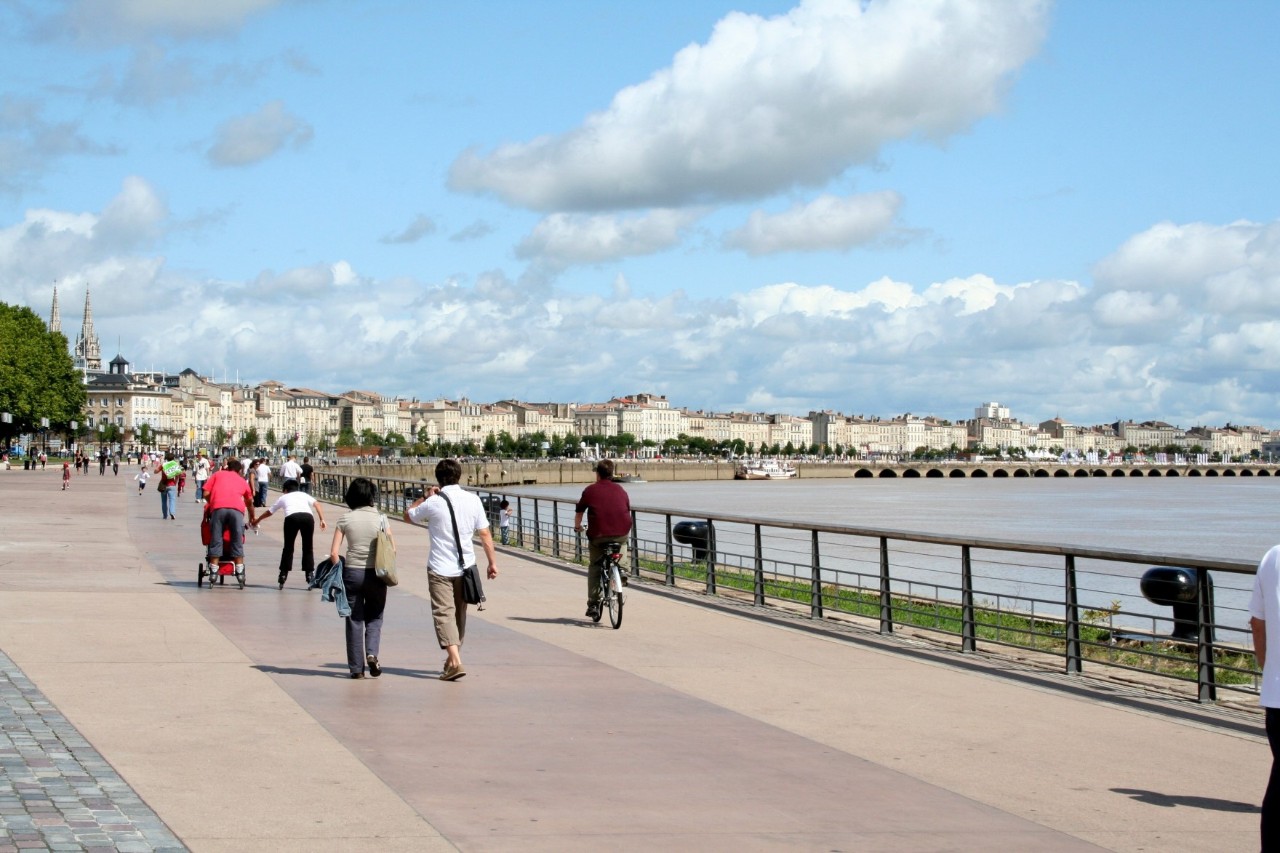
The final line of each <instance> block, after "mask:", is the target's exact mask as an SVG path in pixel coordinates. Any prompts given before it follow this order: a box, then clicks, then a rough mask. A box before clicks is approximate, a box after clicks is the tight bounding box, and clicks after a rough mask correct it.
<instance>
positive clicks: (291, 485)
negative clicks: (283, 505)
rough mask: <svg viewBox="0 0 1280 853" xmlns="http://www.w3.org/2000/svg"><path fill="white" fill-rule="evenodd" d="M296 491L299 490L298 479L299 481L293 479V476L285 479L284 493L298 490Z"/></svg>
mask: <svg viewBox="0 0 1280 853" xmlns="http://www.w3.org/2000/svg"><path fill="white" fill-rule="evenodd" d="M296 491H298V481H297V480H295V479H293V478H292V477H290V478H289V479H287V480H285V481H284V493H285V494H286V495H287V494H289V493H290V492H296Z"/></svg>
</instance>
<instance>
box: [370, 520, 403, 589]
mask: <svg viewBox="0 0 1280 853" xmlns="http://www.w3.org/2000/svg"><path fill="white" fill-rule="evenodd" d="M378 518H380V519H381V520H382V524H381V526H380V527H379V528H378V535H377V537H376V538H375V539H374V540H373V542H374V544H373V548H374V550H373V573H374V574H375V575H377V576H378V580H380V581H382V582H383V583H385V584H386V585H387V586H395V585H396V584H398V583H400V579H399V578H397V577H396V546H395V543H394V542H392V541H391V534H389V533H388V532H387V517H386V516H385V515H382V514H381V513H379V514H378Z"/></svg>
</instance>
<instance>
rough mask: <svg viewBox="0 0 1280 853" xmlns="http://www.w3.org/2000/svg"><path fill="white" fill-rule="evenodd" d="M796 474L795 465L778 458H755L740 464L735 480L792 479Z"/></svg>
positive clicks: (734, 473) (734, 475) (735, 473)
mask: <svg viewBox="0 0 1280 853" xmlns="http://www.w3.org/2000/svg"><path fill="white" fill-rule="evenodd" d="M795 476H796V469H795V466H794V465H792V464H790V463H780V462H778V460H776V459H754V460H750V461H747V462H743V463H741V464H740V465H738V467H737V469H736V470H735V471H734V472H733V479H735V480H790V479H792V478H793V477H795Z"/></svg>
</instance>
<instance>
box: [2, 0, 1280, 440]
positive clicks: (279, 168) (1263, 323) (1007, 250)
mask: <svg viewBox="0 0 1280 853" xmlns="http://www.w3.org/2000/svg"><path fill="white" fill-rule="evenodd" d="M1277 25H1280V6H1278V5H1277V4H1274V3H1269V2H1263V1H1262V0H1241V2H1238V3H1233V4H1230V5H1228V6H1226V7H1225V8H1218V7H1213V6H1208V5H1206V4H1197V3H1192V2H1183V0H1174V2H1157V1H1156V0H1133V2H1127V3H1124V4H1090V3H1059V4H1054V3H1051V2H1047V0H914V1H913V2H902V0H872V2H868V3H863V2H858V0H806V1H805V2H783V0H743V2H730V0H701V2H698V3H680V2H676V0H653V2H652V3H647V4H643V5H641V6H637V5H636V4H631V3H625V2H618V1H617V0H600V1H599V2H595V3H591V4H581V3H570V2H557V0H549V2H546V3H539V4H536V5H535V4H528V3H523V2H515V0H490V2H487V3H484V4H462V5H455V6H446V5H443V4H422V3H412V2H400V0H385V2H378V3H372V4H361V5H360V6H357V7H353V6H351V5H350V4H342V3H337V2H331V1H330V0H321V2H312V3H298V2H292V0H241V2H238V3H225V2H214V0H189V2H185V3H182V4H137V3H128V2H123V0H95V2H89V1H88V0H52V2H47V3H34V2H26V0H14V2H10V3H7V4H4V5H2V6H0V32H4V33H5V34H6V35H5V36H4V42H3V47H4V50H2V51H0V72H2V73H0V80H3V81H4V82H3V84H0V301H3V302H7V303H11V304H20V305H27V306H30V307H32V308H33V310H36V311H37V312H38V313H40V314H41V315H44V314H45V312H46V311H47V310H48V306H49V305H50V302H51V297H52V292H53V288H54V286H55V285H56V286H57V287H58V289H59V292H60V294H61V295H62V298H63V308H64V315H63V318H62V319H63V323H64V325H66V326H67V327H68V330H69V332H70V334H69V337H71V338H72V339H73V340H74V331H75V330H74V329H72V328H70V327H71V326H72V325H73V324H70V323H68V322H67V321H68V319H69V315H70V314H72V313H73V312H72V309H71V308H70V306H71V304H72V303H73V302H77V301H78V300H79V299H80V298H81V296H82V294H83V293H84V291H85V289H86V288H87V289H88V290H89V291H91V293H92V298H93V307H94V315H95V320H96V332H97V334H98V335H99V336H100V338H101V340H102V341H103V342H104V346H103V348H102V356H103V357H104V359H105V358H109V357H110V356H112V355H114V354H116V352H117V351H119V352H121V353H122V354H125V355H127V357H128V358H129V359H130V360H131V361H132V362H133V363H134V364H135V365H139V366H141V367H144V368H146V367H155V368H161V367H164V368H165V369H169V368H171V367H176V368H177V369H178V370H181V369H183V368H184V367H191V368H192V369H194V370H196V371H198V372H200V373H201V374H202V375H208V376H211V377H215V378H217V377H224V376H225V377H236V378H238V379H240V380H241V381H243V382H246V383H253V382H257V381H262V380H266V379H268V378H272V377H279V376H289V377H291V378H292V379H293V380H294V381H295V382H296V384H298V385H301V386H309V387H317V388H320V387H334V388H376V389H379V391H380V393H386V394H389V395H392V396H403V397H408V396H415V395H416V396H419V397H423V398H428V397H445V398H451V399H458V398H462V397H467V398H470V399H474V400H499V399H504V398H527V397H530V396H534V397H541V398H544V399H558V400H593V399H594V400H601V399H608V398H610V397H612V396H617V395H620V394H627V393H634V392H635V391H637V390H645V391H648V392H651V393H655V394H661V395H665V396H667V397H668V398H670V399H673V400H696V401H700V402H701V404H702V405H703V406H705V408H707V409H709V410H713V411H747V412H751V411H760V412H778V413H787V414H796V415H803V414H804V413H806V412H808V411H810V410H823V409H831V410H835V411H841V412H846V413H856V412H859V411H861V412H867V413H876V414H878V415H880V416H886V415H887V414H888V413H903V412H916V413H918V414H933V415H937V416H938V417H944V418H949V419H950V418H955V417H956V416H957V413H960V412H967V411H969V410H970V409H971V408H972V407H973V406H975V405H977V404H978V403H980V402H981V401H984V400H999V401H1001V402H1002V403H1003V404H1004V405H1007V406H1009V407H1011V408H1012V409H1013V410H1014V411H1016V412H1019V413H1021V416H1022V417H1024V418H1025V419H1026V420H1027V421H1028V422H1032V423H1035V422H1040V421H1043V420H1047V419H1050V418H1053V417H1054V416H1061V417H1062V418H1064V419H1066V420H1069V421H1071V422H1073V423H1078V424H1083V423H1089V424H1101V423H1109V422H1113V421H1115V420H1117V419H1123V418H1126V417H1130V416H1132V417H1141V418H1144V419H1150V420H1160V421H1165V422H1168V423H1176V424H1205V425H1211V424H1224V423H1228V422H1231V423H1245V424H1266V423H1280V394H1277V393H1276V392H1277V391H1278V390H1280V387H1278V386H1280V383H1278V382H1277V379H1278V376H1277V372H1276V371H1275V370H1274V369H1273V368H1272V365H1274V364H1275V363H1276V362H1277V359H1280V317H1277V310H1278V309H1277V307H1276V306H1277V300H1276V299H1274V298H1272V296H1273V294H1277V293H1280V176H1278V175H1277V174H1276V172H1275V170H1274V169H1267V168H1263V166H1264V164H1265V163H1267V162H1270V161H1271V159H1273V154H1272V153H1271V152H1270V150H1269V147H1268V146H1269V141H1270V140H1271V139H1274V138H1275V136H1276V135H1277V130H1280V127H1278V126H1280V117H1277V116H1276V115H1275V112H1274V110H1270V109H1268V108H1266V106H1265V105H1266V104H1268V103H1273V102H1275V101H1276V99H1277V96H1280V68H1277V65H1280V59H1278V58H1277V57H1276V55H1275V51H1274V50H1273V49H1272V46H1271V45H1270V40H1269V34H1270V33H1272V32H1274V31H1275V30H1276V27H1277ZM116 342H119V343H118V344H117V343H116Z"/></svg>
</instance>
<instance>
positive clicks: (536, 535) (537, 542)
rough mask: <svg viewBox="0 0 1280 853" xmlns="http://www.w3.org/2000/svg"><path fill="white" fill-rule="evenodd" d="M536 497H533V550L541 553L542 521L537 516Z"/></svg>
mask: <svg viewBox="0 0 1280 853" xmlns="http://www.w3.org/2000/svg"><path fill="white" fill-rule="evenodd" d="M538 503H539V501H538V499H537V498H534V499H533V550H534V551H537V552H538V553H539V554H541V553H542V521H541V519H539V517H538Z"/></svg>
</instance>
